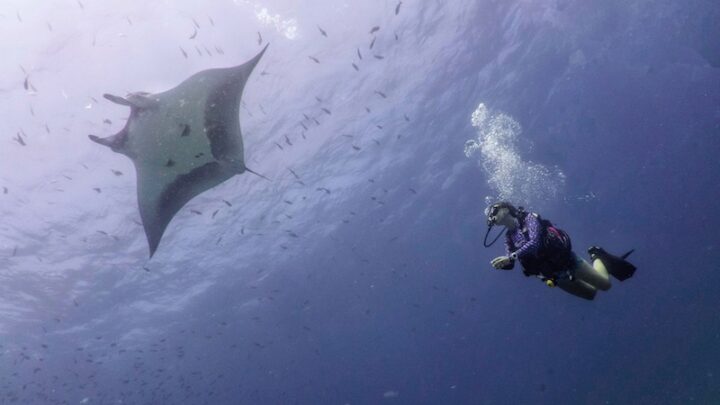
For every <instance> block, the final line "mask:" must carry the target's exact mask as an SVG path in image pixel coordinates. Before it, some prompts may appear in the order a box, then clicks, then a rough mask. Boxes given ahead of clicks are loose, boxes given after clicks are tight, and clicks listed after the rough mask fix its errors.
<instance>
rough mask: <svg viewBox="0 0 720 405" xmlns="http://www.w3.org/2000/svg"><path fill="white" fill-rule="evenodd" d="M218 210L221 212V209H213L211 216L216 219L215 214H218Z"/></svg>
mask: <svg viewBox="0 0 720 405" xmlns="http://www.w3.org/2000/svg"><path fill="white" fill-rule="evenodd" d="M218 212H220V210H219V209H217V210H215V211H213V213H212V216H211V218H212V219H215V215H217V213H218Z"/></svg>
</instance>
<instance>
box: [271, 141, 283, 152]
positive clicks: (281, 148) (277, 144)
mask: <svg viewBox="0 0 720 405" xmlns="http://www.w3.org/2000/svg"><path fill="white" fill-rule="evenodd" d="M273 143H274V144H275V146H277V147H278V148H280V150H283V147H282V146H281V145H280V144H279V143H277V142H273Z"/></svg>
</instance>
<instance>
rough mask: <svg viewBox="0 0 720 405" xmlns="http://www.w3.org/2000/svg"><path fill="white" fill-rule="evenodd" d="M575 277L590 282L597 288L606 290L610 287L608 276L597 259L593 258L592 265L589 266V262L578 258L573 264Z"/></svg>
mask: <svg viewBox="0 0 720 405" xmlns="http://www.w3.org/2000/svg"><path fill="white" fill-rule="evenodd" d="M575 278H576V279H578V280H582V281H584V282H586V283H588V284H590V285H591V286H593V287H595V288H597V289H598V290H602V291H607V290H609V289H610V287H611V284H610V276H609V275H608V272H607V270H606V269H605V266H603V264H602V262H600V261H599V260H595V261H594V262H593V266H590V263H588V262H586V261H585V260H584V259H580V258H578V259H577V264H576V266H575Z"/></svg>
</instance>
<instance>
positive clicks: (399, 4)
mask: <svg viewBox="0 0 720 405" xmlns="http://www.w3.org/2000/svg"><path fill="white" fill-rule="evenodd" d="M400 6H402V1H399V2H398V4H397V6H395V15H398V14H399V13H400Z"/></svg>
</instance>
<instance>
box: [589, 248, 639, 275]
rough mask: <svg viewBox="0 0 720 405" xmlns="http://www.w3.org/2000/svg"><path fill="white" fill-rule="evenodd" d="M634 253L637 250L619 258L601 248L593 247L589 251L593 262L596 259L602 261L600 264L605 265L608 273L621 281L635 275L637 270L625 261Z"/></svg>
mask: <svg viewBox="0 0 720 405" xmlns="http://www.w3.org/2000/svg"><path fill="white" fill-rule="evenodd" d="M634 251H635V249H632V250H630V251H629V252H627V253H625V254H624V255H622V256H620V257H617V256H615V255H611V254H610V253H608V252H606V251H605V249H603V248H601V247H597V246H592V247H590V249H588V253H589V254H590V259H592V261H593V262H594V261H595V260H596V259H597V260H600V262H602V264H603V265H605V268H606V269H607V272H608V273H610V274H611V275H612V276H613V277H615V278H616V279H618V280H620V281H625V280H627V279H629V278H630V277H632V276H633V274H635V270H637V268H636V267H635V266H634V265H633V264H632V263H630V262H628V261H627V260H625V259H626V258H627V257H628V256H630V253H632V252H634Z"/></svg>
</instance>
